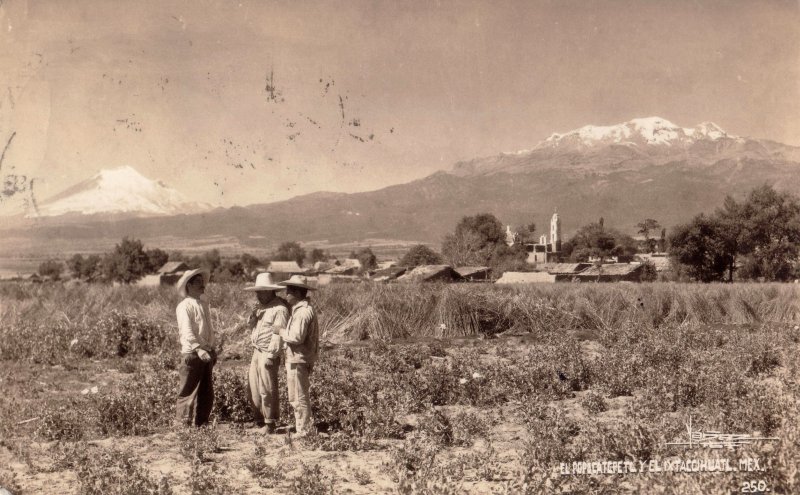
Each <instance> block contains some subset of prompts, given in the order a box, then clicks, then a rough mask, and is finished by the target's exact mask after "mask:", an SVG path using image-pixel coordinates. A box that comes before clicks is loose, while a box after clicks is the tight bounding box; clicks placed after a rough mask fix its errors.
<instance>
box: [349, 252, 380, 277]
mask: <svg viewBox="0 0 800 495" xmlns="http://www.w3.org/2000/svg"><path fill="white" fill-rule="evenodd" d="M350 257H351V258H355V259H357V260H358V261H359V262H360V263H361V270H362V271H366V270H374V269H375V268H377V267H378V258H377V257H376V256H375V253H373V252H372V248H369V247H365V248H361V249H359V250H358V251H353V252H351V253H350Z"/></svg>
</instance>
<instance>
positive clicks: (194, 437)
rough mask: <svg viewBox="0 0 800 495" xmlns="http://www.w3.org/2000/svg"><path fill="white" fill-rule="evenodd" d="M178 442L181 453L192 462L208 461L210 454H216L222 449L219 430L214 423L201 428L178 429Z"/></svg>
mask: <svg viewBox="0 0 800 495" xmlns="http://www.w3.org/2000/svg"><path fill="white" fill-rule="evenodd" d="M178 444H179V450H180V452H181V455H183V457H185V458H186V459H188V460H190V461H192V462H194V461H199V462H205V461H208V460H209V457H208V454H216V453H218V452H220V450H221V449H220V438H219V432H218V431H217V428H216V425H214V424H211V425H210V426H203V427H201V428H193V427H184V428H181V429H180V431H178Z"/></svg>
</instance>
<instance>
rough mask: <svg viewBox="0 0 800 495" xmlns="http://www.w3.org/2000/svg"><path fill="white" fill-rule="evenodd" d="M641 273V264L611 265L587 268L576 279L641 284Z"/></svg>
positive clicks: (642, 266) (642, 268)
mask: <svg viewBox="0 0 800 495" xmlns="http://www.w3.org/2000/svg"><path fill="white" fill-rule="evenodd" d="M643 272H644V265H642V264H641V263H611V264H607V265H597V266H592V267H589V268H587V269H586V270H584V271H582V272H580V273H578V274H577V275H576V277H577V278H578V280H580V281H581V282H641V281H642V273H643Z"/></svg>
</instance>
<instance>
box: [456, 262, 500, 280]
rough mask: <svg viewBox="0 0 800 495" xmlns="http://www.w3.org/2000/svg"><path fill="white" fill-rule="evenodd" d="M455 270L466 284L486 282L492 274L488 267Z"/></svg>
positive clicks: (465, 267)
mask: <svg viewBox="0 0 800 495" xmlns="http://www.w3.org/2000/svg"><path fill="white" fill-rule="evenodd" d="M455 270H456V272H458V274H459V275H461V277H462V278H463V279H464V280H466V281H467V282H486V281H488V280H490V279H491V274H492V269H491V268H489V267H488V266H459V267H457V268H456V269H455Z"/></svg>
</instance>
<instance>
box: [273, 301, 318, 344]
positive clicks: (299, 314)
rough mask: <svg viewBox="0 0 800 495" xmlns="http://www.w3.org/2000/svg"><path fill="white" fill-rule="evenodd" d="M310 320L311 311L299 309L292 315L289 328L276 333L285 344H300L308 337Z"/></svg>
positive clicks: (312, 314)
mask: <svg viewBox="0 0 800 495" xmlns="http://www.w3.org/2000/svg"><path fill="white" fill-rule="evenodd" d="M312 318H314V310H313V309H311V308H310V307H305V308H299V309H297V310H296V311H295V312H294V313H292V318H291V321H290V324H289V327H288V328H282V329H280V331H278V332H277V333H278V335H280V336H281V338H282V339H283V340H284V342H286V343H287V344H302V343H303V342H305V340H306V337H307V336H308V327H309V325H310V323H311V319H312Z"/></svg>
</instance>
